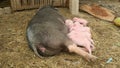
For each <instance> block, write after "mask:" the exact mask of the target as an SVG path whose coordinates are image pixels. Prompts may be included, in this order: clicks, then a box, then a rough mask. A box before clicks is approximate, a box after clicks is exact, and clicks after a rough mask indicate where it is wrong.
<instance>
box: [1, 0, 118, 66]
mask: <svg viewBox="0 0 120 68" xmlns="http://www.w3.org/2000/svg"><path fill="white" fill-rule="evenodd" d="M85 3H87V4H91V3H97V4H100V5H101V6H103V7H105V8H108V9H110V10H112V13H114V14H115V15H116V16H120V2H119V1H118V0H107V1H104V0H99V1H98V0H81V1H80V5H82V4H85ZM58 10H59V11H60V13H61V14H62V15H63V16H64V17H66V18H72V17H74V16H73V15H71V14H70V12H69V10H68V9H67V8H59V9H58ZM36 11H37V9H34V10H24V11H17V12H14V13H12V14H5V15H1V16H0V68H120V27H117V26H115V25H114V23H113V22H108V21H104V20H101V19H98V18H95V17H93V16H91V15H90V14H88V13H86V12H83V11H81V10H80V14H79V15H78V17H81V18H84V19H86V20H88V22H89V24H88V26H89V27H90V28H91V33H92V37H93V40H94V42H95V44H94V45H95V47H96V50H95V51H94V52H93V55H95V56H97V57H98V59H97V60H96V61H95V62H87V61H86V60H84V59H83V58H82V57H81V56H79V55H76V54H69V53H64V52H62V53H60V54H59V55H56V56H53V57H46V58H39V57H37V56H36V55H35V54H34V53H33V51H31V50H30V49H29V47H28V44H27V41H26V36H25V35H26V34H25V32H26V26H27V24H28V23H29V21H30V20H31V18H32V17H33V16H34V14H35V13H36ZM109 58H112V59H113V60H112V62H110V63H106V61H107V60H108V59H109Z"/></svg>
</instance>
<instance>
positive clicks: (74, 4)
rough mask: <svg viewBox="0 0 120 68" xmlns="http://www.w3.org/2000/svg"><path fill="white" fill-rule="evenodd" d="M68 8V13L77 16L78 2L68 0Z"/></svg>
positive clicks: (76, 0) (77, 0)
mask: <svg viewBox="0 0 120 68" xmlns="http://www.w3.org/2000/svg"><path fill="white" fill-rule="evenodd" d="M69 8H70V12H71V13H72V14H73V15H78V14H79V0H70V1H69Z"/></svg>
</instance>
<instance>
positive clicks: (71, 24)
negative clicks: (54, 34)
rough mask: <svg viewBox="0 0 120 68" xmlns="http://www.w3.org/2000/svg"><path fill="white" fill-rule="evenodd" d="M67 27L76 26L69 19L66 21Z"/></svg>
mask: <svg viewBox="0 0 120 68" xmlns="http://www.w3.org/2000/svg"><path fill="white" fill-rule="evenodd" d="M65 25H66V26H67V27H68V28H71V27H72V26H73V25H74V24H73V21H72V20H70V19H67V20H66V21H65Z"/></svg>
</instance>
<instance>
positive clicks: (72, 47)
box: [68, 44, 97, 61]
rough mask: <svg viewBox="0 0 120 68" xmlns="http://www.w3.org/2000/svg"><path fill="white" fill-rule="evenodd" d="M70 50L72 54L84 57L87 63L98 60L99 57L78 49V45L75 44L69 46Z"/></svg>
mask: <svg viewBox="0 0 120 68" xmlns="http://www.w3.org/2000/svg"><path fill="white" fill-rule="evenodd" d="M68 50H69V51H70V52H74V53H76V54H78V55H81V56H83V57H84V58H85V59H86V60H87V61H94V60H95V59H96V58H97V57H95V56H93V55H91V54H89V53H87V52H86V51H84V50H82V49H81V48H80V47H77V45H75V44H73V45H69V46H68Z"/></svg>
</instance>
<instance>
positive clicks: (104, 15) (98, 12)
mask: <svg viewBox="0 0 120 68" xmlns="http://www.w3.org/2000/svg"><path fill="white" fill-rule="evenodd" d="M80 9H81V10H83V11H85V12H88V13H89V14H91V15H93V16H95V17H97V18H100V19H103V20H107V21H113V19H114V18H115V15H113V14H112V13H111V12H110V11H109V10H108V9H106V8H104V7H101V6H99V5H95V4H94V5H82V6H81V7H80Z"/></svg>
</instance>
